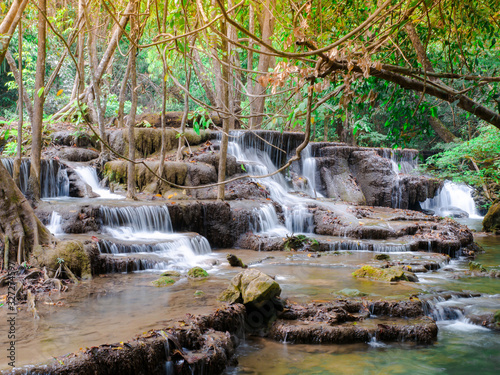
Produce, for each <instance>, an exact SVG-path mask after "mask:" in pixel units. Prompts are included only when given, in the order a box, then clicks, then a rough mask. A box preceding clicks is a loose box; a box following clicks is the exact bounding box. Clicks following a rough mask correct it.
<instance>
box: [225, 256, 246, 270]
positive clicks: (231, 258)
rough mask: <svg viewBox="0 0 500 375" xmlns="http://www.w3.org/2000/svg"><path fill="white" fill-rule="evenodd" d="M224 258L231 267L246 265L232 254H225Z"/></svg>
mask: <svg viewBox="0 0 500 375" xmlns="http://www.w3.org/2000/svg"><path fill="white" fill-rule="evenodd" d="M226 258H227V261H228V262H229V265H230V266H231V267H241V268H247V265H246V264H245V263H243V261H242V260H241V259H240V258H238V257H237V256H236V255H234V254H227V256H226Z"/></svg>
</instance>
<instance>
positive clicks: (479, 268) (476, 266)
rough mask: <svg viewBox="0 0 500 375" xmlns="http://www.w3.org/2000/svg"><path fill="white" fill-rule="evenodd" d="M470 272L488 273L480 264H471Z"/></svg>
mask: <svg viewBox="0 0 500 375" xmlns="http://www.w3.org/2000/svg"><path fill="white" fill-rule="evenodd" d="M469 270H471V271H479V272H488V270H487V269H486V268H484V267H483V265H482V264H481V263H479V262H472V261H470V262H469Z"/></svg>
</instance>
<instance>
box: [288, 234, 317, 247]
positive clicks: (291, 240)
mask: <svg viewBox="0 0 500 375" xmlns="http://www.w3.org/2000/svg"><path fill="white" fill-rule="evenodd" d="M283 248H284V249H285V250H286V251H296V250H304V251H318V250H319V242H318V241H317V240H315V239H314V238H310V237H307V236H305V235H303V234H297V235H296V236H294V235H292V236H287V237H286V239H285V245H284V247H283Z"/></svg>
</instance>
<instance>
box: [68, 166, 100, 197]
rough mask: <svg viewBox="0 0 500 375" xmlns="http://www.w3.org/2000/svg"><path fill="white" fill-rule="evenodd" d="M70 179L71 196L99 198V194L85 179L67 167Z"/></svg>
mask: <svg viewBox="0 0 500 375" xmlns="http://www.w3.org/2000/svg"><path fill="white" fill-rule="evenodd" d="M66 171H67V173H68V180H69V196H70V197H74V198H97V197H99V194H96V193H94V191H93V190H92V188H91V187H90V185H89V184H87V183H86V182H85V181H83V180H82V179H81V178H80V176H79V175H78V174H77V173H76V172H75V171H74V170H73V169H72V168H67V169H66Z"/></svg>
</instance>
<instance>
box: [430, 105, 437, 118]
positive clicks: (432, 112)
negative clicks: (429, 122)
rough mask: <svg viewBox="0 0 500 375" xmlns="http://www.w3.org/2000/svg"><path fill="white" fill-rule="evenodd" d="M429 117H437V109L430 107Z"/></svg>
mask: <svg viewBox="0 0 500 375" xmlns="http://www.w3.org/2000/svg"><path fill="white" fill-rule="evenodd" d="M431 116H432V117H437V107H432V108H431Z"/></svg>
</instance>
